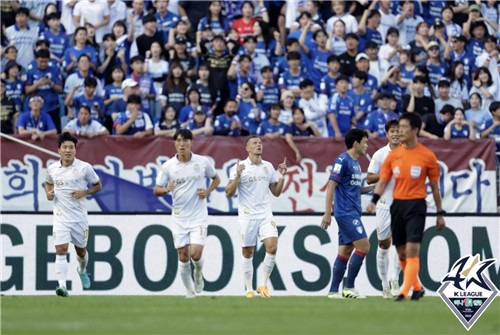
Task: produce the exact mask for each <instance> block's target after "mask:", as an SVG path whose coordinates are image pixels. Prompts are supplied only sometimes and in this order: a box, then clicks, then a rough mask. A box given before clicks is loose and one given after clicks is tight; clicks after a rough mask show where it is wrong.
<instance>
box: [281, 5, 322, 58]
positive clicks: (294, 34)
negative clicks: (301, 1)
mask: <svg viewBox="0 0 500 335" xmlns="http://www.w3.org/2000/svg"><path fill="white" fill-rule="evenodd" d="M297 22H298V23H299V25H298V26H292V28H291V29H290V34H288V36H287V37H288V38H296V39H299V38H300V36H301V35H302V33H303V32H304V30H306V27H307V26H311V27H310V28H309V29H307V32H306V33H305V34H306V37H305V43H306V45H307V46H308V47H309V48H310V49H311V48H314V47H315V46H316V45H315V43H314V38H313V31H312V30H313V29H314V31H317V30H318V29H321V27H316V26H314V23H313V21H312V17H311V14H309V13H308V12H302V13H300V15H299V17H298V19H297ZM311 28H313V29H311Z"/></svg>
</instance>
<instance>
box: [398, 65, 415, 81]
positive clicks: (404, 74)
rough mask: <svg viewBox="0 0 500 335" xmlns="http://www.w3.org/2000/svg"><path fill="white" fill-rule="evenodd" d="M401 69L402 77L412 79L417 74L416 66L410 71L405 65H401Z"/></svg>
mask: <svg viewBox="0 0 500 335" xmlns="http://www.w3.org/2000/svg"><path fill="white" fill-rule="evenodd" d="M399 69H400V70H401V78H403V79H407V80H410V81H412V80H413V77H414V76H415V68H414V69H413V70H411V71H408V70H407V69H406V67H405V66H404V65H400V66H399Z"/></svg>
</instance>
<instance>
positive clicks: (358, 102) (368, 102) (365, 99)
mask: <svg viewBox="0 0 500 335" xmlns="http://www.w3.org/2000/svg"><path fill="white" fill-rule="evenodd" d="M347 96H348V97H349V98H351V100H352V102H353V103H354V113H355V114H358V113H359V112H363V113H365V115H364V116H363V117H362V118H361V119H359V120H358V123H357V124H356V127H357V128H364V124H365V120H366V119H367V117H368V115H369V114H370V113H371V111H372V109H373V101H372V98H371V97H370V94H369V93H368V92H366V91H365V92H363V93H361V94H356V92H354V90H349V91H347Z"/></svg>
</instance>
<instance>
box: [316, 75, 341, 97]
mask: <svg viewBox="0 0 500 335" xmlns="http://www.w3.org/2000/svg"><path fill="white" fill-rule="evenodd" d="M337 78H338V76H337V77H335V78H334V77H331V76H330V74H328V73H327V74H326V76H324V77H323V78H321V83H320V85H319V89H320V93H321V94H325V95H326V96H328V97H331V96H332V95H334V94H335V93H337V86H336V85H335V81H336V80H337Z"/></svg>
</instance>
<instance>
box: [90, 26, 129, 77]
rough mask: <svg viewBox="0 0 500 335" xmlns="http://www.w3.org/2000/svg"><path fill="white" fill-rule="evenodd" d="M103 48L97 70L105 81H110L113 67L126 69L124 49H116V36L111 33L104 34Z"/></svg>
mask: <svg viewBox="0 0 500 335" xmlns="http://www.w3.org/2000/svg"><path fill="white" fill-rule="evenodd" d="M103 42H104V43H103V44H104V50H103V52H102V53H101V55H100V60H101V65H100V66H99V67H98V68H97V72H98V73H99V74H100V75H101V76H102V77H103V79H104V82H105V83H109V82H111V80H112V79H111V73H112V72H113V69H114V68H116V67H117V66H120V67H121V68H122V70H123V71H124V72H125V71H127V60H126V59H125V49H119V51H116V49H117V48H116V37H115V36H114V35H113V34H105V35H104V37H103Z"/></svg>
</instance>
